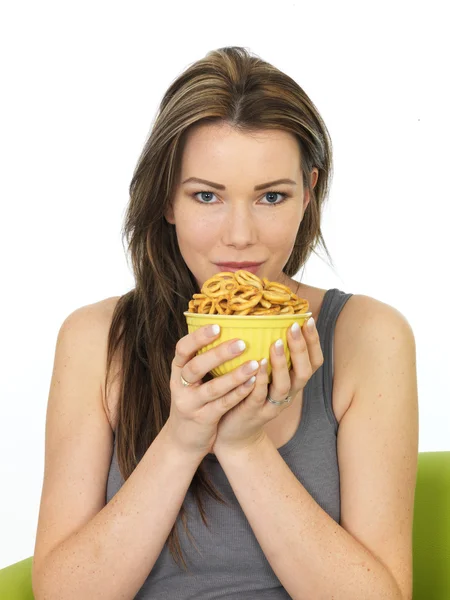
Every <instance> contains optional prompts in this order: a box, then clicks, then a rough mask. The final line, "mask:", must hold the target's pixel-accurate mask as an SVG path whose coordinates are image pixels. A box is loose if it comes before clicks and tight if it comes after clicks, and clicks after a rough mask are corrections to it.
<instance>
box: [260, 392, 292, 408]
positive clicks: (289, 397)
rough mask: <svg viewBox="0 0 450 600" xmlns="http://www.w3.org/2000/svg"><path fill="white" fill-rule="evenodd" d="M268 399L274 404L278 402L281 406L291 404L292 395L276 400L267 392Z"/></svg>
mask: <svg viewBox="0 0 450 600" xmlns="http://www.w3.org/2000/svg"><path fill="white" fill-rule="evenodd" d="M266 400H268V401H269V402H271V403H272V404H276V405H277V406H280V405H281V404H289V402H290V401H291V400H292V396H287V397H286V398H285V399H284V400H281V401H280V402H277V401H276V400H274V399H273V398H271V397H270V394H267V398H266Z"/></svg>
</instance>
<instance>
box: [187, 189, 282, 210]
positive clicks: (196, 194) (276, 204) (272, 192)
mask: <svg viewBox="0 0 450 600" xmlns="http://www.w3.org/2000/svg"><path fill="white" fill-rule="evenodd" d="M199 194H210V195H212V196H214V195H215V194H214V192H207V191H203V192H195V194H192V197H193V198H194V199H195V200H196V202H199V204H217V203H216V202H202V200H198V199H197V196H198V195H199ZM268 194H278V195H279V196H282V200H281V201H280V202H277V203H275V202H269V204H267V206H280V204H283V202H285V201H286V199H287V198H288V194H285V193H284V192H277V191H275V190H274V191H270V192H266V193H265V194H264V195H265V196H267V195H268ZM203 200H205V199H204V198H203Z"/></svg>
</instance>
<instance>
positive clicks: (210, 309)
mask: <svg viewBox="0 0 450 600" xmlns="http://www.w3.org/2000/svg"><path fill="white" fill-rule="evenodd" d="M308 310H309V303H308V301H307V300H305V299H303V298H299V297H298V296H296V294H294V293H293V292H292V291H291V290H290V288H289V287H287V286H286V285H283V284H281V283H278V282H276V281H269V280H268V279H267V278H266V277H263V278H262V279H260V278H259V277H258V276H257V275H255V274H254V273H250V271H246V270H245V269H241V270H239V271H234V272H232V271H223V272H221V273H217V274H216V275H214V277H211V278H210V279H208V280H207V281H205V283H204V284H203V286H202V288H201V293H200V294H194V295H193V297H192V300H190V301H189V309H188V312H191V313H196V314H203V315H214V314H219V315H237V316H239V315H242V316H244V315H255V316H264V315H283V314H302V313H306V312H308Z"/></svg>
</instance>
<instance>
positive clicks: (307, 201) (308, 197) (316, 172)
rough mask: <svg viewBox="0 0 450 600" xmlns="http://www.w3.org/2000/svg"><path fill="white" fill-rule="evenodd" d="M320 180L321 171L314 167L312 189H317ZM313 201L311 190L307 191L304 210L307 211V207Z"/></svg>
mask: <svg viewBox="0 0 450 600" xmlns="http://www.w3.org/2000/svg"><path fill="white" fill-rule="evenodd" d="M318 179H319V170H318V169H317V168H315V167H314V169H313V170H312V172H311V188H312V189H314V188H315V187H316V183H317V180H318ZM310 200H311V197H310V193H309V190H305V195H304V200H303V210H306V207H307V206H308V204H309V201H310Z"/></svg>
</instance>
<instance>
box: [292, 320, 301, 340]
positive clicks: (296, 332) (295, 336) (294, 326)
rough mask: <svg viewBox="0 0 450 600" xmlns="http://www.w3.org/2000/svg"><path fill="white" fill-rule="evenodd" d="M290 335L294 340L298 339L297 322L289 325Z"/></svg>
mask: <svg viewBox="0 0 450 600" xmlns="http://www.w3.org/2000/svg"><path fill="white" fill-rule="evenodd" d="M291 333H292V337H293V338H294V339H295V340H298V339H300V325H299V324H298V323H294V324H293V325H292V327H291Z"/></svg>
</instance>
